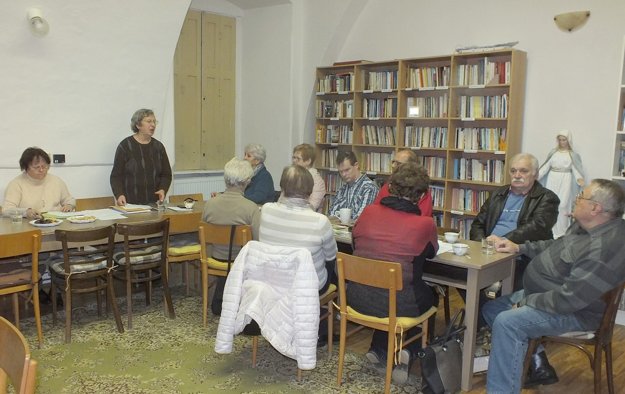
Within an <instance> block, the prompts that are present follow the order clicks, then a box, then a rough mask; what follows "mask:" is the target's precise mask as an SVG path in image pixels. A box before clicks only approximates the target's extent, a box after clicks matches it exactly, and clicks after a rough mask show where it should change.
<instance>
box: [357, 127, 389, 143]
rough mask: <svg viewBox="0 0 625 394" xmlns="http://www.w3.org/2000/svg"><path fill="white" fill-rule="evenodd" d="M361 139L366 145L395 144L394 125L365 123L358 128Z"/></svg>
mask: <svg viewBox="0 0 625 394" xmlns="http://www.w3.org/2000/svg"><path fill="white" fill-rule="evenodd" d="M360 134H361V141H362V143H363V144H367V145H395V135H396V134H397V127H396V126H374V125H365V126H362V127H361V129H360Z"/></svg>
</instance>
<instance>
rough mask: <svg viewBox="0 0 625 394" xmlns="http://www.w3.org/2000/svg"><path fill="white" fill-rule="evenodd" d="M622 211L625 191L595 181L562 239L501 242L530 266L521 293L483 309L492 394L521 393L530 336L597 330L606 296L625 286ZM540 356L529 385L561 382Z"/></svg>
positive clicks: (500, 247)
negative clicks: (489, 338) (489, 331)
mask: <svg viewBox="0 0 625 394" xmlns="http://www.w3.org/2000/svg"><path fill="white" fill-rule="evenodd" d="M624 207H625V193H624V192H623V189H622V188H621V187H620V186H619V185H618V184H617V183H615V182H612V181H609V180H606V179H595V180H593V181H592V182H590V184H589V185H588V186H587V187H585V188H584V190H583V191H582V193H580V194H579V195H578V197H577V200H576V204H575V208H574V209H573V214H572V216H573V219H575V222H573V224H571V226H569V228H568V229H567V231H566V232H565V234H564V235H563V236H562V237H560V238H558V239H556V240H546V241H537V242H525V243H517V242H513V241H512V240H509V239H508V240H503V239H502V240H499V241H497V242H496V243H495V248H496V250H497V251H498V252H509V253H522V254H523V255H525V256H527V257H529V258H531V262H530V263H529V265H528V266H527V269H526V271H525V275H524V276H523V290H519V291H517V292H515V293H512V294H509V295H506V296H503V297H499V298H497V299H496V300H493V301H490V302H488V303H486V305H484V308H483V314H484V317H485V318H486V320H487V321H488V324H489V325H490V326H491V327H492V332H493V335H492V339H493V340H492V350H491V353H490V362H489V366H488V375H487V382H486V390H487V391H488V392H489V393H491V392H492V393H495V392H498V393H499V392H506V393H508V392H510V393H518V392H520V391H521V382H522V378H523V377H522V376H521V373H522V370H523V361H524V358H525V353H526V351H527V345H528V340H529V339H530V338H538V337H541V336H543V335H560V334H563V333H566V332H571V331H589V330H593V331H594V330H596V329H597V327H599V325H600V323H601V318H602V315H603V312H604V310H605V307H606V305H605V303H604V302H603V300H602V298H601V295H602V294H604V293H606V292H607V291H610V290H612V289H614V288H615V287H616V286H619V285H622V283H623V281H625V264H623V254H625V245H624V243H623V233H624V232H625V221H624V220H623V218H622V216H623V209H624ZM536 359H538V360H539V361H540V368H539V369H540V371H542V372H543V374H541V376H539V377H540V379H534V376H532V375H531V374H530V376H529V377H528V378H527V379H526V380H525V386H524V388H528V387H532V386H536V385H538V384H551V383H556V382H557V381H558V378H557V376H556V375H555V371H554V370H553V367H551V366H550V365H549V363H548V361H547V357H546V355H545V353H544V351H542V349H537V352H536V353H535V354H534V356H533V360H534V362H536ZM547 378H549V379H547Z"/></svg>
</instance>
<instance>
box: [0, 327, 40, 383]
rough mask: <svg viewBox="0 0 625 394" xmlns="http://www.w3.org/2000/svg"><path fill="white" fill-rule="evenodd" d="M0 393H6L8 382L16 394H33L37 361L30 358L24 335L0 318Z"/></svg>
mask: <svg viewBox="0 0 625 394" xmlns="http://www.w3.org/2000/svg"><path fill="white" fill-rule="evenodd" d="M0 349H2V351H0V393H6V392H7V391H6V390H7V385H8V383H9V381H10V382H11V384H12V385H13V388H14V389H15V392H16V393H19V394H33V393H34V392H35V378H36V372H37V361H35V360H33V359H31V358H30V348H29V347H28V342H26V338H24V335H22V333H21V332H20V331H19V330H18V329H17V327H15V326H14V325H13V324H11V323H10V322H9V321H8V320H7V319H5V318H3V317H0Z"/></svg>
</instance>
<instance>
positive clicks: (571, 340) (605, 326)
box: [521, 283, 625, 394]
mask: <svg viewBox="0 0 625 394" xmlns="http://www.w3.org/2000/svg"><path fill="white" fill-rule="evenodd" d="M623 286H625V283H624V284H621V285H619V286H617V287H615V288H614V289H612V290H610V291H608V292H607V293H605V294H603V296H602V297H601V298H602V299H603V301H604V302H605V304H606V307H605V311H604V312H603V316H602V318H601V324H600V325H599V328H597V330H596V331H581V332H580V331H575V332H568V333H565V334H562V335H557V336H543V337H540V338H535V339H531V340H530V341H529V344H528V347H527V354H526V355H525V363H524V365H523V375H521V376H523V379H525V376H527V371H528V369H529V364H530V361H531V359H532V354H534V351H535V350H536V347H537V346H538V345H539V344H540V343H543V344H545V343H547V342H555V343H563V344H565V345H569V346H573V347H575V348H577V349H579V350H581V351H582V352H584V354H586V356H587V357H588V361H589V362H590V368H591V369H592V370H593V372H594V382H595V394H600V393H601V352H602V351H603V352H604V353H605V369H606V374H607V379H608V392H609V393H610V394H613V393H614V376H613V372H612V332H613V330H614V322H615V320H616V313H617V312H618V306H619V302H620V300H621V296H622V295H623V288H624V287H623ZM588 346H593V347H594V349H593V352H591V350H590V349H589V348H588Z"/></svg>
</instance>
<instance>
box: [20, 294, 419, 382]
mask: <svg viewBox="0 0 625 394" xmlns="http://www.w3.org/2000/svg"><path fill="white" fill-rule="evenodd" d="M178 293H179V292H174V308H175V311H176V319H173V320H171V319H168V318H166V317H165V314H164V313H163V305H162V302H161V299H160V298H159V299H158V301H156V299H155V301H156V302H153V303H152V305H151V306H149V307H147V308H145V307H143V305H145V303H144V301H143V300H142V299H140V298H139V299H137V300H135V302H134V304H133V308H136V309H137V311H136V312H135V314H133V326H134V328H133V330H132V331H126V332H125V333H124V334H119V333H118V332H117V330H116V329H115V323H114V319H113V317H112V315H111V316H110V317H109V318H107V317H105V316H103V317H102V319H98V316H97V313H96V311H95V310H94V309H93V307H91V308H83V309H79V310H76V311H75V312H74V316H75V321H74V324H73V325H72V326H73V327H72V329H73V330H72V343H71V344H65V343H64V316H63V313H60V314H59V318H60V322H58V323H57V325H56V326H55V327H53V326H52V316H51V315H47V316H44V317H43V331H44V344H43V346H42V347H41V349H37V346H36V343H37V339H36V330H35V328H34V321H33V319H25V320H24V321H23V324H22V330H23V332H24V333H25V335H26V336H27V339H28V341H29V343H30V344H31V348H32V353H33V357H34V359H36V360H37V361H38V363H39V366H38V370H37V393H42V394H43V393H213V392H231V393H336V392H345V393H352V392H353V393H377V392H381V391H383V389H384V376H383V374H382V373H380V371H376V369H375V368H374V367H373V366H371V365H370V364H369V363H368V362H367V361H366V359H365V358H364V356H363V355H360V354H354V353H350V352H349V351H348V352H347V354H346V356H345V361H346V362H345V369H344V370H345V372H344V380H343V385H342V386H341V387H340V388H339V387H338V386H337V385H336V372H337V365H338V364H337V359H338V345H337V346H335V348H334V354H333V355H332V357H331V358H330V359H328V357H327V348H326V347H323V348H320V349H319V351H318V355H317V367H316V368H315V369H314V370H312V371H304V372H303V378H302V380H301V381H299V382H298V381H297V380H296V378H295V377H296V368H297V365H296V362H295V361H294V360H291V359H289V358H286V357H284V356H282V355H281V354H279V353H278V352H276V351H275V350H274V349H273V348H272V347H271V346H270V345H269V344H268V343H267V342H266V341H264V340H261V341H259V351H258V360H257V368H256V369H253V368H252V367H251V338H250V337H245V336H241V335H240V336H237V337H235V342H234V349H233V352H232V354H229V355H219V354H217V353H215V352H214V350H213V348H214V344H215V333H216V331H217V325H218V319H217V318H216V317H214V316H209V326H208V328H206V329H205V328H203V327H202V313H201V297H197V296H194V297H184V296H183V295H182V294H178ZM121 301H123V298H120V307H122V313H124V309H123V305H122V302H121ZM124 318H125V314H123V315H122V320H124ZM124 325H126V321H125V320H124ZM419 387H420V380H419V379H418V378H416V377H415V376H412V375H411V377H410V379H409V381H408V383H407V384H406V385H405V386H402V387H399V386H392V387H391V392H393V393H418V392H419Z"/></svg>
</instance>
